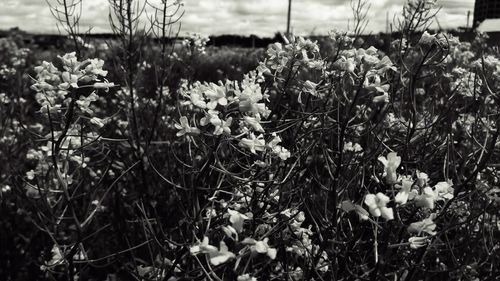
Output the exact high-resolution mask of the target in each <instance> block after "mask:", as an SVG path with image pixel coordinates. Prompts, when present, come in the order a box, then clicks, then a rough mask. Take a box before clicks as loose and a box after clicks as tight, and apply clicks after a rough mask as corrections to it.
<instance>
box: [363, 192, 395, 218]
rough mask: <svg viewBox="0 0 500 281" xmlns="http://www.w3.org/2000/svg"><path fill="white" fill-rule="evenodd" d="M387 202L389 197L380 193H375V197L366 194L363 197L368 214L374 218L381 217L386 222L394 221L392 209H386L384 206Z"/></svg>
mask: <svg viewBox="0 0 500 281" xmlns="http://www.w3.org/2000/svg"><path fill="white" fill-rule="evenodd" d="M389 201H390V199H389V197H387V196H386V195H385V194H383V193H381V192H379V193H377V195H374V194H368V195H366V197H365V204H366V205H367V206H368V209H369V210H370V213H371V214H372V215H373V216H374V217H380V216H382V217H383V218H384V219H386V220H392V219H394V212H393V210H392V208H388V207H387V206H386V205H387V203H389Z"/></svg>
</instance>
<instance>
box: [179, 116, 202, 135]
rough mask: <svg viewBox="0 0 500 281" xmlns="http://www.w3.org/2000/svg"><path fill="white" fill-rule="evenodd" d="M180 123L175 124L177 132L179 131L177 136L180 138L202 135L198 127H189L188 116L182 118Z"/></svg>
mask: <svg viewBox="0 0 500 281" xmlns="http://www.w3.org/2000/svg"><path fill="white" fill-rule="evenodd" d="M179 121H180V124H178V123H175V128H176V129H177V130H179V132H177V134H176V136H178V137H180V136H183V135H185V134H199V133H200V129H198V128H196V127H191V126H190V125H189V122H188V119H187V117H186V116H182V117H181V118H180V120H179Z"/></svg>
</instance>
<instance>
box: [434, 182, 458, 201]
mask: <svg viewBox="0 0 500 281" xmlns="http://www.w3.org/2000/svg"><path fill="white" fill-rule="evenodd" d="M453 192H454V189H453V187H452V186H451V185H450V184H449V183H447V182H445V181H441V182H438V183H437V184H436V185H435V186H434V194H435V195H436V197H438V199H442V200H444V199H446V200H450V199H452V198H453Z"/></svg>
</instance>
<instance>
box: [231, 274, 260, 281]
mask: <svg viewBox="0 0 500 281" xmlns="http://www.w3.org/2000/svg"><path fill="white" fill-rule="evenodd" d="M236 281H257V278H255V277H252V276H250V274H248V273H246V274H243V275H240V276H238V278H237V279H236Z"/></svg>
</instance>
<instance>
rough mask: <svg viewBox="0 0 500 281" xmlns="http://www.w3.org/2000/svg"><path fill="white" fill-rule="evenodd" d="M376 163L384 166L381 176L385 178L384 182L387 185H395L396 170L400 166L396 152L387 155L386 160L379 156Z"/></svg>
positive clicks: (399, 158) (399, 159)
mask: <svg viewBox="0 0 500 281" xmlns="http://www.w3.org/2000/svg"><path fill="white" fill-rule="evenodd" d="M378 161H380V162H381V163H382V164H383V165H384V174H383V176H384V177H385V180H386V182H387V183H388V184H393V183H395V182H396V181H397V174H396V169H397V168H398V167H399V165H400V164H401V157H400V156H398V154H397V153H396V152H390V153H389V154H387V158H385V157H384V156H380V157H379V158H378Z"/></svg>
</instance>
